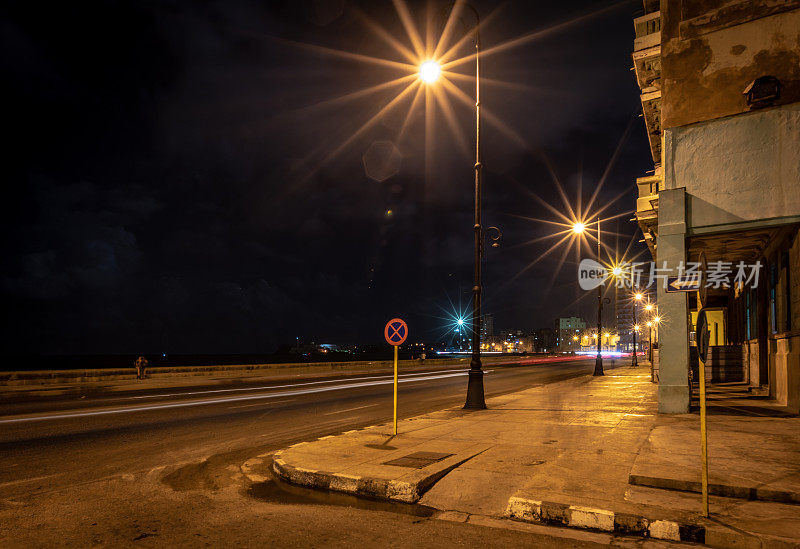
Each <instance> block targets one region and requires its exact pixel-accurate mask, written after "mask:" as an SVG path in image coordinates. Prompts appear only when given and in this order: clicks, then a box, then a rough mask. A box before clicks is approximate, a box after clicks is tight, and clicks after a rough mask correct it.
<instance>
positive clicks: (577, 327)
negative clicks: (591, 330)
mask: <svg viewBox="0 0 800 549" xmlns="http://www.w3.org/2000/svg"><path fill="white" fill-rule="evenodd" d="M585 329H586V321H585V320H584V319H582V318H578V317H576V316H570V317H562V318H557V319H556V321H555V339H556V341H555V346H556V348H557V350H558V351H577V350H579V349H580V341H579V340H580V336H581V333H582V332H583V330H585ZM575 338H578V339H575Z"/></svg>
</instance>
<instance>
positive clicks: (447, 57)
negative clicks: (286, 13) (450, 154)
mask: <svg viewBox="0 0 800 549" xmlns="http://www.w3.org/2000/svg"><path fill="white" fill-rule="evenodd" d="M392 4H393V5H394V8H395V12H396V15H397V17H398V19H399V21H400V23H401V24H402V27H403V30H404V31H405V36H404V37H400V36H395V35H394V34H393V33H392V32H390V31H389V30H387V28H386V27H385V26H383V25H382V24H380V23H379V22H377V21H376V20H374V19H373V18H372V17H371V16H370V15H368V14H366V13H364V12H363V11H361V10H359V9H357V8H353V13H354V15H355V17H356V19H357V20H359V21H360V22H361V23H362V24H364V26H365V27H366V28H367V29H368V30H369V31H370V33H371V34H372V35H373V36H374V37H375V38H376V39H378V40H379V41H380V42H381V43H382V44H383V45H384V46H385V47H386V48H387V51H391V52H392V53H391V54H389V55H387V56H386V57H385V58H384V57H379V56H373V55H367V54H364V53H357V52H352V51H346V50H340V49H336V48H330V47H326V46H321V45H316V44H308V43H302V42H295V41H287V40H283V41H284V42H286V43H288V44H291V45H293V46H295V47H299V48H301V49H304V50H307V51H309V52H311V53H314V54H317V55H323V56H329V57H335V58H338V59H341V60H345V61H351V62H354V63H358V64H360V65H362V66H370V67H372V68H374V69H375V73H376V74H378V73H379V72H380V73H382V74H392V73H393V76H392V77H389V78H388V79H385V80H382V81H380V82H378V83H376V84H374V85H371V86H367V87H365V88H362V89H358V90H354V91H352V92H350V93H346V94H344V95H342V96H339V97H333V98H330V99H327V100H324V101H321V102H319V103H316V104H314V105H312V106H309V107H307V108H305V109H303V110H304V111H306V112H307V113H310V112H311V111H317V110H319V109H321V108H327V107H339V106H342V105H343V104H347V103H350V102H353V101H358V100H366V99H368V98H369V97H371V96H373V95H376V94H386V95H387V96H388V97H387V99H386V100H385V101H382V103H383V106H382V107H381V108H380V109H379V110H378V111H377V112H374V113H373V114H371V115H370V117H369V118H368V119H366V120H364V121H361V122H360V123H358V124H360V125H358V126H356V127H355V129H354V131H352V133H349V135H348V133H345V134H344V135H341V136H337V138H336V140H335V144H334V145H333V147H332V150H330V149H328V147H326V146H320V147H319V148H318V149H317V150H315V151H313V152H311V153H310V154H309V155H308V156H307V157H306V158H305V159H304V161H305V164H306V165H309V164H311V165H314V168H311V169H310V170H309V172H308V174H307V177H309V176H311V175H313V174H314V173H315V172H316V171H318V170H320V169H321V168H322V167H324V166H326V165H327V164H328V163H330V162H331V161H333V160H334V159H335V158H337V157H338V156H340V155H341V154H342V153H343V152H344V151H345V150H347V149H348V148H349V147H351V146H352V145H353V144H354V143H355V142H356V141H357V140H358V139H359V138H362V137H363V136H364V135H365V134H366V133H367V132H368V131H370V130H371V129H372V128H374V127H375V126H377V125H378V124H379V123H380V122H381V121H382V120H385V119H386V118H387V116H389V114H390V113H392V112H393V111H395V110H400V109H407V110H406V112H405V116H404V119H403V121H402V123H401V124H400V127H399V130H397V136H396V138H395V142H396V143H400V142H401V141H402V139H403V137H404V136H405V134H406V133H407V131H408V129H409V126H410V125H411V120H412V118H413V115H414V113H415V111H416V110H417V109H420V108H421V109H423V110H424V121H425V131H424V135H425V140H424V149H425V150H424V156H425V175H426V179H427V180H430V179H432V174H431V173H430V169H431V168H432V165H433V164H434V162H433V158H434V154H433V148H434V145H435V143H434V142H435V141H436V140H435V139H434V136H435V125H436V124H435V123H434V118H435V117H436V116H437V113H438V115H441V116H442V117H443V118H444V121H445V123H446V127H447V128H448V130H449V133H450V134H451V138H452V142H454V143H455V144H456V145H457V146H458V147H459V148H460V149H461V151H462V152H463V153H465V154H466V155H468V154H469V151H468V147H467V143H466V140H467V138H466V137H465V132H464V131H463V128H461V127H460V125H461V123H460V122H459V120H460V117H459V116H457V114H456V111H455V107H454V105H453V103H458V104H460V105H461V106H462V107H463V108H467V109H470V110H474V109H475V101H476V100H475V97H474V89H475V86H476V78H475V75H470V74H464V73H461V72H455V70H454V69H455V68H456V67H463V65H465V64H468V63H470V62H474V61H475V51H474V47H473V44H474V39H475V34H476V30H479V29H476V27H475V26H474V25H473V24H472V21H468V20H469V17H468V14H467V13H466V12H467V11H468V10H467V9H465V8H466V7H468V4H467V2H465V1H464V0H456V2H454V3H453V5H452V8H451V10H450V12H449V13H447V14H446V18H442V19H444V21H441V20H440V19H439V18H437V17H436V16H435V15H434V14H433V13H432V11H431V10H427V11H426V15H425V17H424V19H422V18H420V20H417V19H416V18H415V14H412V13H411V10H410V9H409V7H408V5H407V4H406V2H405V0H392ZM625 4H626V2H625V1H622V2H618V3H614V4H612V5H611V6H606V7H604V8H602V9H600V10H596V11H590V12H587V13H583V14H580V15H577V16H575V17H573V18H571V19H569V20H566V21H561V22H559V23H556V24H554V25H552V26H549V27H545V28H540V29H537V30H535V31H532V32H530V33H527V34H524V35H522V36H517V37H514V38H511V39H509V40H507V41H505V42H501V43H499V44H496V45H493V46H491V47H489V48H488V49H487V50H485V54H483V53H482V55H486V56H491V55H497V54H500V53H502V52H507V51H509V50H510V49H513V48H517V47H521V46H523V45H526V44H530V43H531V42H534V41H536V40H540V39H542V38H545V37H546V36H548V35H549V34H551V33H552V32H563V31H565V30H567V28H568V27H570V26H572V25H575V24H580V23H583V22H585V21H586V20H588V19H591V18H593V17H595V16H598V15H602V14H604V13H606V12H608V11H609V10H611V9H615V8H617V7H619V6H623V5H625ZM497 13H498V11H497V10H495V11H494V12H492V13H490V14H489V15H488V16H486V17H482V18H481V22H480V28H485V27H486V26H487V25H488V24H490V23H491V22H492V21H493V20H494V19H495V17H496V14H497ZM459 21H462V22H465V23H466V22H468V23H469V24H468V25H467V27H468V28H465V29H464V30H463V32H457V30H456V29H459V28H463V27H462V26H461V25H459V24H458V22H459ZM442 23H443V25H442ZM437 28H438V29H441V30H440V32H439V33H438V35H437V32H436V29H437ZM419 29H425V32H424V33H421V32H420V30H419ZM423 34H424V36H423ZM386 71H389V72H386ZM481 83H482V84H485V85H488V86H496V87H499V88H506V89H515V90H517V91H519V90H520V89H524V90H525V91H536V90H531V89H530V88H528V87H527V86H523V85H520V84H517V83H514V82H505V81H501V80H495V79H492V78H487V77H485V76H481ZM460 85H463V86H465V89H466V90H467V91H464V90H463V89H461V87H460ZM453 100H455V101H453ZM481 110H482V116H483V118H484V120H485V121H486V123H487V124H488V125H490V126H492V127H493V129H495V130H497V131H499V132H500V133H501V134H502V135H503V136H504V137H506V138H507V139H508V140H509V141H510V142H512V143H514V144H515V145H516V146H519V147H521V148H523V149H529V145H528V143H527V141H526V140H525V139H524V138H523V137H522V136H521V135H520V134H519V133H518V132H517V131H516V130H514V129H512V128H511V127H510V126H509V125H507V124H506V123H504V122H503V121H502V120H500V119H499V118H498V117H497V116H496V115H495V114H494V113H493V112H492V109H491V106H489V107H488V108H487V106H484V105H482V106H481Z"/></svg>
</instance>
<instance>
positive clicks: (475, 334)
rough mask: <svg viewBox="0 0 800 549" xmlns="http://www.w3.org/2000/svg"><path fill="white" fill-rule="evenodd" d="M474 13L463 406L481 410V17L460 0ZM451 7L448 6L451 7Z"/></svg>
mask: <svg viewBox="0 0 800 549" xmlns="http://www.w3.org/2000/svg"><path fill="white" fill-rule="evenodd" d="M463 6H464V7H467V8H469V9H470V10H471V11H472V13H473V14H474V15H475V29H474V32H475V165H474V169H475V218H474V223H473V225H472V230H473V233H474V241H475V242H474V244H475V246H474V254H475V257H474V261H475V270H474V278H473V285H472V360H471V361H470V365H469V381H468V384H467V400H466V403H465V404H464V408H465V409H467V410H483V409H485V408H486V400H485V397H484V391H483V369H482V368H481V256H482V255H483V239H484V231H483V227H482V226H481V193H482V180H481V175H482V169H483V164H482V162H481V58H480V55H481V34H480V26H481V18H480V15H479V14H478V10H477V9H476V8H475V6H473V5H471V4H469V3H464V4H463ZM451 9H452V8H451ZM440 73H441V67H439V65H438V63H437V62H436V61H435V60H428V61H425V62H424V63H423V64H422V66H420V78H421V79H422V80H423V81H424V82H426V83H429V84H430V83H433V82H434V81H436V80H437V79H438V77H439V74H440ZM489 229H490V230H494V231H496V232H497V235H496V236H493V237H492V240H494V243H493V244H492V246H493V247H497V246H498V244H497V241H498V240H499V239H500V237H501V234H500V230H499V229H497V227H489Z"/></svg>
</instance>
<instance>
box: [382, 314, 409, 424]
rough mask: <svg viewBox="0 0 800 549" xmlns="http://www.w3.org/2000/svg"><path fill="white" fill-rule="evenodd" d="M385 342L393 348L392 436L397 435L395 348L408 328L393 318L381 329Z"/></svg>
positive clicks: (399, 320) (406, 334)
mask: <svg viewBox="0 0 800 549" xmlns="http://www.w3.org/2000/svg"><path fill="white" fill-rule="evenodd" d="M383 336H384V337H385V338H386V342H387V343H388V344H389V345H391V346H392V347H394V434H395V435H397V348H398V347H400V345H401V344H402V343H403V342H404V341H405V340H406V338H407V337H408V326H407V325H406V323H405V321H403V320H401V319H399V318H393V319H392V320H390V321H389V322H387V323H386V327H385V328H384V329H383Z"/></svg>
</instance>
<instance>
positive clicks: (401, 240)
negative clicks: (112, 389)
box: [1, 0, 653, 354]
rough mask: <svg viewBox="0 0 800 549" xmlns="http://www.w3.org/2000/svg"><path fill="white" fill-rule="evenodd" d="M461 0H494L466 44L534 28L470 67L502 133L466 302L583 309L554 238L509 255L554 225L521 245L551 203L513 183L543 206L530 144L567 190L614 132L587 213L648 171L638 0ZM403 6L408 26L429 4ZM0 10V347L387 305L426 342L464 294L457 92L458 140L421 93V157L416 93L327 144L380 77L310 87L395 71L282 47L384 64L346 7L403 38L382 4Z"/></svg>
mask: <svg viewBox="0 0 800 549" xmlns="http://www.w3.org/2000/svg"><path fill="white" fill-rule="evenodd" d="M475 5H476V7H477V8H478V9H479V11H480V12H481V14H482V15H483V16H484V17H487V16H488V15H489V14H492V15H491V17H488V20H487V22H486V23H485V25H484V26H483V28H482V39H483V45H484V48H487V49H488V48H491V47H493V46H496V45H498V44H501V43H503V42H506V41H508V40H510V39H514V38H517V37H519V36H523V35H530V34H531V33H537V34H536V35H535V36H534V37H531V38H530V39H528V40H526V41H524V42H523V43H521V44H520V45H519V46H517V47H514V48H508V49H505V50H501V51H497V52H496V53H494V54H493V55H490V56H487V57H486V58H485V59H484V61H483V64H482V74H483V76H485V77H486V78H487V82H486V83H485V84H484V87H483V91H482V93H483V98H482V100H483V105H484V107H485V109H486V110H487V111H488V113H489V114H490V115H493V116H496V117H497V119H499V120H500V121H502V123H503V124H504V125H505V126H506V127H507V129H508V130H510V131H502V130H501V129H499V128H497V127H495V126H494V125H492V124H489V123H488V122H485V123H484V126H483V140H484V152H483V160H484V165H485V171H484V207H485V212H484V223H485V225H487V226H488V225H497V226H499V227H500V228H501V229H502V232H503V240H502V246H501V247H500V248H498V249H494V248H487V252H486V256H485V258H484V294H485V303H484V309H485V312H487V313H492V314H493V315H494V323H495V329H512V328H514V329H523V330H533V329H536V328H540V327H543V326H551V325H552V321H553V319H554V318H555V317H556V316H559V315H568V316H571V315H581V316H584V317H587V318H591V319H593V318H594V312H593V307H594V306H595V301H594V299H593V298H594V294H593V293H592V292H589V293H587V294H586V295H584V293H583V292H582V291H581V290H579V289H578V287H577V281H576V259H575V258H576V254H577V252H576V250H574V249H573V250H571V251H568V255H567V260H566V262H565V263H564V264H563V266H561V268H560V270H559V269H558V268H559V259H560V257H561V255H562V253H561V250H560V249H559V250H558V251H556V252H554V253H553V254H551V255H550V256H548V257H547V258H546V259H544V260H541V261H540V262H539V263H537V264H536V265H535V266H534V267H532V268H529V269H527V270H525V271H524V272H522V271H523V270H524V269H525V268H526V267H527V266H528V265H529V264H530V263H531V262H532V261H534V260H535V259H537V258H538V257H539V256H541V255H542V254H543V253H544V252H545V251H546V250H547V248H548V246H549V245H550V244H551V243H552V242H553V240H544V241H540V242H535V243H532V244H527V245H526V244H525V243H526V242H528V241H530V240H532V239H536V238H539V237H542V236H543V235H545V234H547V233H552V232H554V231H555V230H557V229H555V228H554V227H553V226H552V225H547V224H544V223H541V222H537V221H532V220H529V219H525V217H533V218H543V219H551V220H555V219H556V217H555V215H554V214H553V213H551V212H549V211H548V210H547V209H546V208H545V207H544V206H543V205H542V204H541V203H540V202H538V201H537V200H535V199H534V198H533V196H532V194H535V195H536V196H538V197H540V198H541V199H542V200H543V201H545V202H546V203H548V204H551V205H553V206H554V207H555V208H556V209H558V210H561V211H565V209H566V208H565V206H564V205H563V204H562V203H561V202H560V199H559V198H558V192H557V187H556V185H555V183H554V181H553V177H552V176H551V173H550V171H549V170H548V168H547V163H546V162H545V159H546V160H547V161H549V163H550V165H551V167H552V170H553V173H554V174H555V175H556V176H557V178H558V179H559V180H560V182H561V184H562V185H563V187H564V189H565V191H566V192H567V194H568V196H569V200H570V202H571V203H572V204H573V205H575V204H577V203H578V200H579V198H578V197H579V192H581V191H579V188H582V195H583V202H584V203H585V202H586V201H587V200H588V197H589V196H590V195H591V193H592V192H593V190H594V188H595V187H596V185H597V182H598V180H599V179H600V178H601V176H602V174H603V173H604V171H605V170H606V168H607V166H608V164H609V161H610V159H611V157H612V156H613V155H614V151H615V149H617V146H618V144H619V143H620V142H621V140H623V138H624V136H625V135H626V130H627V139H624V140H623V141H622V145H621V147H620V149H619V155H618V157H617V159H616V162H615V163H614V164H613V166H612V167H611V169H610V170H609V172H608V176H607V181H606V183H605V185H604V186H603V187H602V189H601V191H600V193H599V196H598V202H599V203H600V204H605V203H607V202H608V201H609V200H611V199H613V198H616V197H618V196H619V195H620V194H621V193H624V194H623V196H622V197H621V198H620V199H619V200H618V201H617V202H615V203H614V205H613V206H611V207H609V209H608V210H607V211H606V212H604V213H603V215H604V216H611V215H617V214H623V213H624V212H632V210H633V208H634V205H635V202H634V201H635V195H636V192H635V187H634V178H635V177H638V176H642V175H644V174H645V172H646V171H647V170H652V167H653V166H652V160H651V158H650V154H649V149H648V145H647V137H646V134H645V130H644V125H643V123H642V120H641V118H638V113H639V111H640V104H639V102H638V93H639V90H638V88H637V86H636V83H635V79H634V75H633V73H632V72H631V71H630V67H631V51H632V47H633V25H632V18H633V17H635V16H636V15H637V14H638V12H640V10H641V4H640V3H639V2H635V1H631V2H623V3H618V4H615V5H613V6H612V5H611V4H610V3H608V2H602V1H601V2H598V1H595V0H587V1H575V2H553V1H550V0H547V1H542V2H534V1H530V0H520V1H509V2H505V3H502V4H501V3H493V2H482V1H477V2H475ZM409 6H410V9H411V12H412V14H413V15H414V17H415V18H416V19H417V20H418V22H419V25H420V26H421V28H423V29H424V25H423V21H424V20H425V17H426V13H431V14H432V15H431V17H432V19H433V20H435V21H438V20H440V19H441V18H440V17H439V15H438V14H439V13H440V12H441V8H442V6H444V7H445V8H446V7H447V3H433V4H432V7H431V8H430V10H428V9H427V8H426V4H425V3H423V2H409ZM609 6H610V7H609ZM3 11H4V12H5V13H4V16H3V19H2V34H1V36H2V40H3V44H2V51H3V54H2V56H3V61H2V63H3V66H2V69H3V74H4V80H5V82H6V84H5V86H4V87H5V89H6V93H7V98H6V100H5V107H6V109H5V110H6V112H5V115H4V119H5V120H6V123H5V124H4V127H5V130H6V131H5V134H6V138H7V139H8V140H9V141H10V143H9V142H8V141H7V145H6V154H5V155H3V156H4V159H5V162H6V165H5V168H6V169H5V172H6V176H5V177H4V180H5V185H4V192H5V199H4V201H3V202H4V204H5V208H4V215H3V227H2V246H3V250H2V251H3V261H2V265H3V270H2V286H1V287H2V292H3V315H4V321H5V322H4V323H5V327H4V330H3V331H2V339H3V347H4V349H5V350H6V352H11V353H15V354H16V353H138V352H146V353H156V352H158V353H160V352H168V353H268V352H272V351H274V350H275V348H276V347H277V346H278V345H280V344H282V343H289V344H291V343H294V341H295V338H296V337H299V338H300V340H301V341H311V340H314V341H317V342H340V343H370V342H379V341H381V339H382V333H381V332H382V327H383V325H384V323H385V322H386V321H387V320H388V319H390V318H392V317H395V316H400V317H403V318H405V319H406V320H407V321H408V323H409V326H410V331H411V340H414V341H417V340H426V341H427V342H428V343H433V342H434V341H435V340H436V339H437V338H438V337H439V336H440V335H441V334H442V333H443V328H442V327H443V326H444V324H445V321H444V320H442V318H441V317H443V316H446V315H445V312H446V311H450V312H453V309H454V308H455V309H458V307H459V304H460V307H461V308H462V309H464V310H466V309H467V308H468V305H469V299H470V295H469V290H470V288H471V285H472V282H471V277H472V258H473V256H472V232H471V229H472V207H473V194H472V193H473V169H472V164H473V157H472V156H471V155H472V154H473V153H472V152H471V151H472V147H473V146H474V145H473V143H474V136H473V132H474V119H473V115H472V113H471V112H470V110H469V109H468V108H467V107H466V106H464V105H462V104H460V103H457V102H453V111H454V113H455V119H456V120H457V123H458V124H459V127H460V132H459V134H460V135H463V138H464V140H465V141H464V142H465V144H466V145H467V147H468V150H466V151H465V150H464V149H463V148H462V146H461V145H460V144H459V140H458V139H457V138H456V137H455V136H454V134H453V133H452V132H451V131H450V129H449V128H448V126H447V123H446V120H445V117H444V116H443V114H442V111H441V109H439V110H437V111H436V114H435V117H434V124H433V130H434V131H435V136H434V137H435V139H432V140H431V141H430V142H429V143H428V144H427V146H428V147H429V155H428V161H427V162H426V154H425V149H426V139H425V136H426V132H425V112H424V111H425V105H424V102H423V103H422V104H420V105H418V106H417V108H416V109H415V110H414V112H412V113H411V114H410V117H409V119H408V122H407V125H406V128H405V131H404V132H403V135H402V137H401V138H400V139H398V134H399V133H400V129H401V128H402V127H403V125H404V121H405V117H406V113H407V112H409V104H410V101H406V102H404V103H401V104H400V105H399V106H398V108H397V109H395V110H392V111H390V112H389V113H387V114H386V115H385V116H383V117H381V119H380V120H378V122H377V123H376V124H374V125H373V126H372V127H370V128H369V129H368V130H367V131H365V132H363V133H362V135H360V136H359V137H358V138H357V139H355V140H353V141H352V142H351V143H348V144H347V146H345V147H343V148H342V149H341V151H339V152H338V154H336V155H335V156H333V157H331V155H332V153H334V151H336V150H337V149H338V148H339V147H340V145H341V144H342V143H343V142H345V141H346V140H347V139H348V137H349V136H351V135H352V134H353V133H354V132H355V131H357V130H358V128H359V127H360V126H361V125H362V124H363V123H364V122H365V121H366V120H368V119H369V118H370V117H371V116H373V115H374V114H375V113H376V112H377V111H378V110H379V109H380V108H381V107H383V106H384V105H386V104H387V103H388V102H389V101H390V100H391V99H392V98H393V97H394V96H396V95H397V93H398V92H399V91H400V90H401V89H402V87H403V86H396V87H392V88H388V89H384V90H381V91H379V92H377V93H373V94H366V95H364V96H362V97H357V98H355V99H353V100H351V101H330V100H331V99H334V98H336V97H339V96H342V95H345V94H348V93H352V92H356V91H358V90H360V89H364V88H367V87H369V86H372V85H375V84H380V83H381V82H386V81H389V80H392V79H394V78H397V77H399V76H402V75H403V73H402V72H398V70H396V69H394V68H386V67H380V66H376V65H373V64H368V63H364V62H360V61H356V60H352V59H350V60H348V59H344V58H340V57H337V56H334V55H328V54H326V53H323V51H322V50H320V49H318V48H309V47H306V46H303V44H308V45H315V46H322V47H325V48H332V49H338V50H345V51H349V52H354V53H358V54H363V55H369V56H375V57H381V58H389V59H395V60H402V59H401V57H400V56H399V55H398V54H397V53H396V52H393V51H392V50H391V48H390V47H389V46H388V45H387V44H386V43H385V42H383V41H381V40H380V38H379V37H377V36H376V35H375V34H374V33H372V32H370V30H369V28H368V27H367V26H366V24H365V22H364V19H363V15H366V16H367V17H368V18H370V19H372V20H374V21H376V22H377V23H378V24H380V25H381V26H382V27H384V28H385V29H386V30H387V31H388V32H389V33H390V34H391V35H393V36H395V37H397V38H399V39H400V40H401V41H402V42H403V43H404V44H406V45H410V42H409V40H408V38H407V36H406V34H405V31H404V30H403V27H402V25H401V23H400V20H399V18H398V16H397V13H396V11H395V8H394V6H393V4H392V2H391V1H389V0H387V1H381V0H370V1H366V0H365V1H358V2H353V1H349V0H348V1H343V2H341V1H338V2H337V1H336V0H328V1H325V0H317V1H311V0H302V1H301V0H295V1H285V2H267V1H256V0H219V1H204V2H203V1H198V2H177V1H174V0H172V1H170V0H167V1H158V2H155V1H154V2H126V1H107V2H98V1H91V0H85V1H81V2H52V3H46V2H30V1H11V2H6V3H5V5H4V8H3ZM464 22H465V23H467V22H468V18H467V17H466V16H465V17H464ZM440 24H441V23H434V25H433V26H434V27H435V28H437V29H438V28H439V25H440ZM457 28H458V29H459V35H461V34H463V32H464V31H465V30H466V27H462V26H458V27H457ZM548 29H549V30H548ZM471 51H472V50H471V48H470V43H467V44H466V45H465V47H464V48H463V54H468V53H471ZM454 70H457V71H458V72H462V73H465V74H469V73H470V72H471V71H473V70H474V65H473V64H472V63H466V64H464V65H461V66H459V67H458V68H457V69H454ZM489 79H491V80H496V81H504V82H506V83H507V84H506V85H501V84H497V83H493V82H490V81H489ZM456 83H457V84H458V86H459V87H460V88H461V89H463V90H464V91H465V92H466V93H468V94H470V95H471V94H472V91H473V90H472V88H471V86H470V84H469V83H468V82H467V81H463V82H462V81H458V82H456ZM512 134H516V137H515V136H514V135H512ZM368 151H369V152H370V154H367V153H368ZM365 154H366V156H365ZM367 171H369V172H370V173H371V174H372V175H373V176H374V175H377V176H378V178H379V179H383V180H382V181H377V180H376V179H375V178H371V177H369V175H368V174H367ZM395 172H396V173H395ZM386 176H388V177H386ZM384 177H386V178H385V179H384ZM389 210H391V214H388V213H387V212H388V211H389ZM631 217H632V215H621V216H620V217H619V218H618V220H615V221H611V222H609V223H608V224H607V228H608V229H609V230H612V231H615V232H618V233H619V236H617V237H613V236H609V237H608V241H607V244H608V245H609V246H612V247H614V246H618V247H619V248H621V249H624V248H625V247H626V246H628V244H629V243H630V242H634V246H635V247H636V248H637V250H638V249H639V247H640V246H641V245H640V244H638V240H639V239H640V238H641V235H640V234H639V235H636V234H635V229H636V225H635V223H631V222H630V221H629V219H630V218H631ZM588 254H589V252H588V251H587V250H584V252H583V256H584V257H585V256H587V255H588ZM521 272H522V274H520V273H521ZM579 298H580V299H579ZM576 300H578V301H577V302H576ZM610 316H611V315H610V314H609V317H610ZM607 322H608V320H607Z"/></svg>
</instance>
